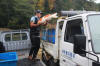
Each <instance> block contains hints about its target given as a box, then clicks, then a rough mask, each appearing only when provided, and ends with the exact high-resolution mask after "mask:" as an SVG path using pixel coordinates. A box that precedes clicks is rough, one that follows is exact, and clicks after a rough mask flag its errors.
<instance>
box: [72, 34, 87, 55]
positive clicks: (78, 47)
mask: <svg viewBox="0 0 100 66" xmlns="http://www.w3.org/2000/svg"><path fill="white" fill-rule="evenodd" d="M73 40H74V53H76V54H79V55H82V56H86V52H85V51H83V50H86V36H84V35H75V36H73Z"/></svg>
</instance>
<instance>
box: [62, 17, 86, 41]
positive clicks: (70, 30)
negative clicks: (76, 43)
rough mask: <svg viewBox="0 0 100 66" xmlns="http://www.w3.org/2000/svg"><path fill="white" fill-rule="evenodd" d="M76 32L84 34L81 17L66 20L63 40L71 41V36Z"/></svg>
mask: <svg viewBox="0 0 100 66" xmlns="http://www.w3.org/2000/svg"><path fill="white" fill-rule="evenodd" d="M77 34H78V35H79V34H84V30H83V24H82V19H76V20H71V21H68V22H67V24H66V30H65V36H64V41H66V42H70V43H73V36H74V35H77Z"/></svg>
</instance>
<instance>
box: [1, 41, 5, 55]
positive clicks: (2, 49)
mask: <svg viewBox="0 0 100 66" xmlns="http://www.w3.org/2000/svg"><path fill="white" fill-rule="evenodd" d="M3 52H5V47H4V46H3V43H2V42H0V53H3Z"/></svg>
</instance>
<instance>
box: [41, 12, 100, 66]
mask: <svg viewBox="0 0 100 66" xmlns="http://www.w3.org/2000/svg"><path fill="white" fill-rule="evenodd" d="M67 13H70V14H68V15H69V16H70V15H71V16H70V17H66V18H65V19H58V20H57V25H56V28H55V42H53V43H52V42H49V41H48V40H47V37H48V36H47V33H44V34H45V39H46V40H43V41H42V46H43V52H42V60H43V61H44V62H45V63H46V64H48V66H100V13H99V12H80V13H79V12H75V11H72V12H67V11H65V14H67ZM71 13H72V14H73V15H74V16H72V14H71ZM78 13H79V14H78ZM75 14H77V15H75ZM46 30H47V29H46ZM46 32H47V31H46Z"/></svg>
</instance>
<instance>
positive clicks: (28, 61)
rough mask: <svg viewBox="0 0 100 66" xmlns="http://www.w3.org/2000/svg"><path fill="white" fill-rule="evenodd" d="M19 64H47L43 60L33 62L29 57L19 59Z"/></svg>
mask: <svg viewBox="0 0 100 66" xmlns="http://www.w3.org/2000/svg"><path fill="white" fill-rule="evenodd" d="M17 66H45V64H44V63H43V62H42V61H41V60H40V61H37V62H33V61H31V60H28V59H27V58H24V59H21V60H19V61H18V63H17Z"/></svg>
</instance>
